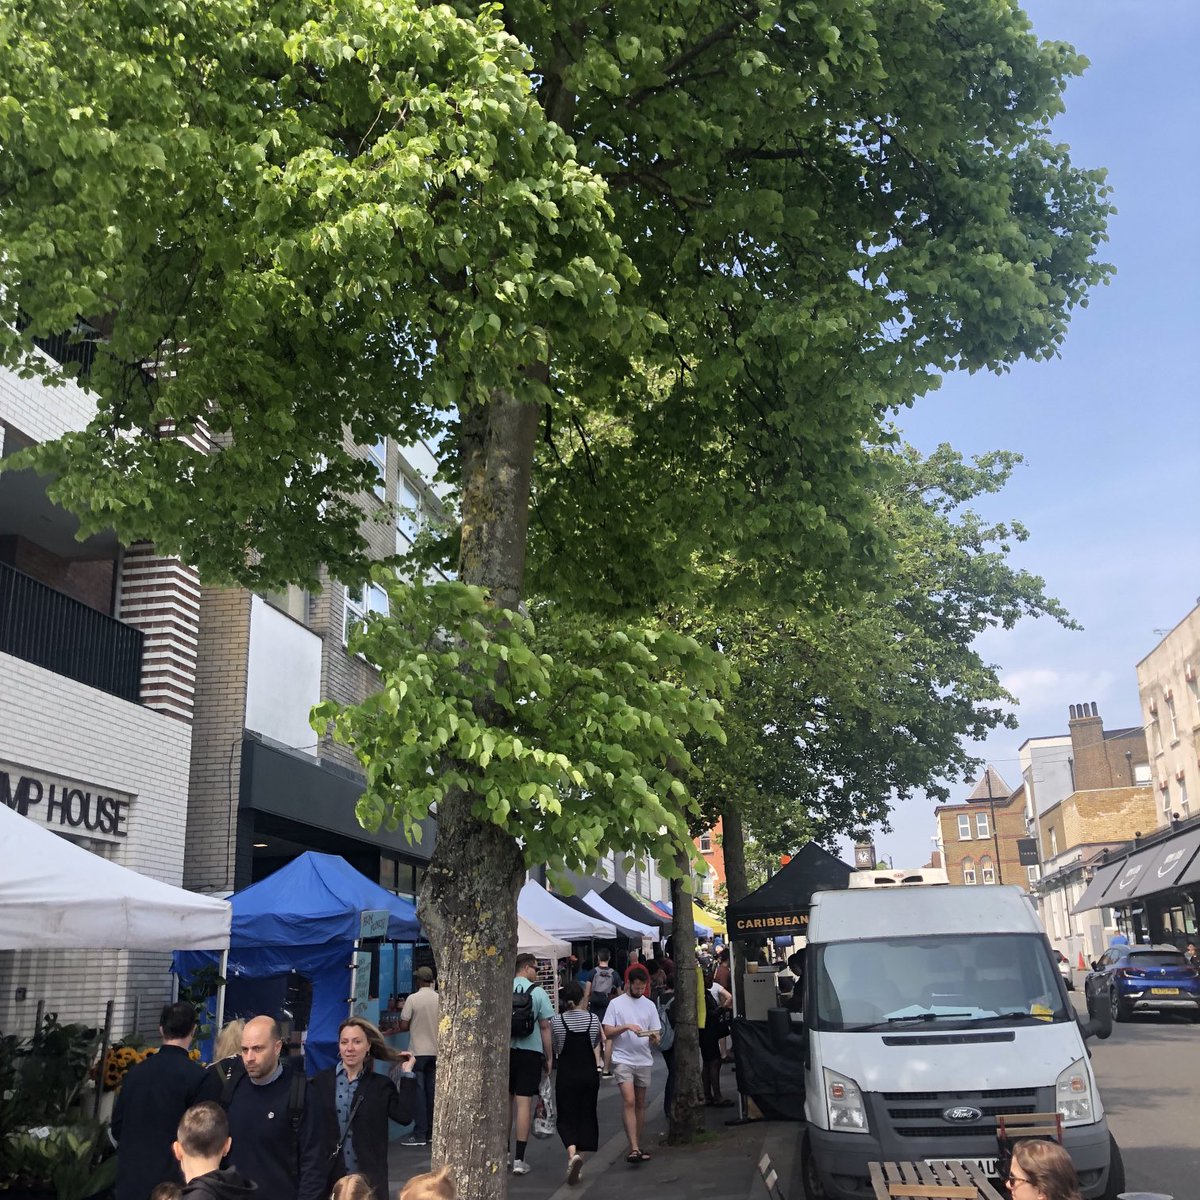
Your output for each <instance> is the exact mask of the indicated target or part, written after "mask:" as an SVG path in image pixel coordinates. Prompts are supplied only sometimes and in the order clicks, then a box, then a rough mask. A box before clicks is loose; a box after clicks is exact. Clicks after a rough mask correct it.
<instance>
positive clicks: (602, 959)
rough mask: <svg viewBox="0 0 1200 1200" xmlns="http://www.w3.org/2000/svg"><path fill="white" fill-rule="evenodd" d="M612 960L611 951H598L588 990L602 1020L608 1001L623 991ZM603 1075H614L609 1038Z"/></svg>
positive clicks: (595, 1012)
mask: <svg viewBox="0 0 1200 1200" xmlns="http://www.w3.org/2000/svg"><path fill="white" fill-rule="evenodd" d="M611 961H612V955H611V954H610V953H609V951H607V950H605V949H601V950H599V951H597V953H596V969H595V970H594V971H593V972H592V986H591V988H590V989H589V991H588V1008H589V1009H591V1011H592V1012H593V1013H594V1014H595V1015H596V1016H597V1017H599V1018H600V1019H601V1020H603V1019H604V1014H605V1012H606V1011H607V1010H608V1002H609V1001H610V1000H611V999H612V998H613V997H614V996H616V995H618V994H619V993H620V991H621V977H620V976H619V975H618V974H617V973H616V971H615V970H613V968H612V967H611V966H610V965H609V964H610V962H611ZM603 1075H604V1078H605V1079H611V1078H612V1077H613V1073H612V1043H611V1042H610V1041H609V1039H608V1038H605V1039H604V1071H603Z"/></svg>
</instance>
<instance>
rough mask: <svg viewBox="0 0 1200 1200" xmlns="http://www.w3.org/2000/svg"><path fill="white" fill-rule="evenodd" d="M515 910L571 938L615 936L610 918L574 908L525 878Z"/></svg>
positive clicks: (540, 926)
mask: <svg viewBox="0 0 1200 1200" xmlns="http://www.w3.org/2000/svg"><path fill="white" fill-rule="evenodd" d="M517 914H518V915H519V916H522V917H525V918H527V919H528V920H530V921H532V922H533V923H534V924H535V925H537V926H538V927H539V928H540V929H544V930H546V932H547V933H551V934H553V935H554V936H555V937H558V938H566V939H567V941H570V942H587V941H591V939H592V938H599V939H601V940H602V941H611V940H612V939H613V938H615V937H616V936H617V931H616V929H614V928H613V926H612V924H611V922H606V921H601V920H600V919H599V918H598V917H589V916H588V915H587V914H586V913H581V912H576V911H575V909H573V908H572V907H571V906H570V905H569V904H564V903H563V902H562V901H561V900H559V899H558V898H557V897H555V896H552V895H550V893H549V892H548V891H546V889H545V888H544V887H542V885H541V884H540V883H537V882H535V881H534V880H532V879H527V880H526V881H525V886H524V887H523V888H521V894H520V895H519V896H518V897H517Z"/></svg>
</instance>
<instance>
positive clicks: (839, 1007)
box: [808, 933, 1071, 1032]
mask: <svg viewBox="0 0 1200 1200" xmlns="http://www.w3.org/2000/svg"><path fill="white" fill-rule="evenodd" d="M808 954H809V958H810V963H811V966H810V970H811V971H812V990H811V991H810V993H809V995H810V997H811V999H812V1005H813V1008H814V1011H813V1012H810V1013H809V1014H808V1022H809V1026H810V1028H817V1029H829V1030H835V1031H838V1030H840V1031H844V1032H854V1031H861V1030H868V1029H871V1030H878V1029H881V1028H882V1029H894V1030H897V1031H899V1030H903V1029H906V1028H920V1027H922V1026H929V1025H936V1026H937V1027H938V1028H960V1027H964V1026H970V1025H976V1024H980V1025H989V1026H997V1027H1002V1026H1004V1025H1018V1024H1021V1023H1022V1022H1029V1021H1066V1020H1069V1019H1071V1014H1070V1013H1069V1012H1068V1011H1067V1006H1066V1004H1065V1003H1064V1001H1063V998H1062V990H1061V985H1060V982H1059V976H1058V970H1057V968H1056V967H1055V966H1054V964H1053V962H1052V961H1051V959H1050V955H1049V953H1048V952H1047V950H1046V943H1045V941H1044V939H1042V938H1041V937H1039V936H1038V935H1036V934H1028V933H1001V934H981V935H977V936H968V935H963V934H953V935H949V934H948V935H940V936H934V937H913V938H878V939H872V940H868V941H861V942H834V943H830V944H828V945H823V946H812V945H810V946H809V948H808Z"/></svg>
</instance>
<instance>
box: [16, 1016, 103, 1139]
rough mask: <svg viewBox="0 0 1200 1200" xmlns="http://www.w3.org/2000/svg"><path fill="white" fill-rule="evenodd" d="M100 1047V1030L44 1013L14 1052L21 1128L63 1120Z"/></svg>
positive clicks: (85, 1079) (51, 1123)
mask: <svg viewBox="0 0 1200 1200" xmlns="http://www.w3.org/2000/svg"><path fill="white" fill-rule="evenodd" d="M99 1044H100V1034H99V1031H98V1030H96V1029H93V1028H92V1027H91V1026H88V1025H81V1024H78V1023H70V1024H66V1025H63V1024H60V1023H59V1020H58V1014H57V1013H47V1014H46V1016H45V1017H44V1018H43V1021H42V1024H41V1026H40V1027H39V1028H38V1030H37V1031H36V1032H35V1033H34V1035H33V1037H32V1038H31V1039H30V1040H29V1042H28V1043H27V1045H25V1046H23V1047H19V1048H18V1050H17V1063H16V1076H17V1079H16V1087H15V1088H14V1091H15V1093H16V1095H17V1098H19V1102H20V1108H19V1111H20V1115H21V1123H22V1124H23V1125H26V1126H37V1125H43V1124H45V1125H53V1124H57V1123H61V1122H63V1121H64V1120H65V1119H66V1116H67V1110H68V1109H69V1108H70V1107H71V1104H72V1103H73V1102H74V1100H75V1098H76V1097H77V1096H78V1095H79V1092H80V1090H81V1089H82V1087H83V1085H84V1083H85V1082H86V1081H87V1078H88V1074H89V1072H90V1071H91V1068H92V1063H93V1061H94V1060H95V1058H96V1051H97V1049H98V1048H99Z"/></svg>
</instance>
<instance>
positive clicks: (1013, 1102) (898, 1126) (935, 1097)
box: [881, 1088, 1038, 1139]
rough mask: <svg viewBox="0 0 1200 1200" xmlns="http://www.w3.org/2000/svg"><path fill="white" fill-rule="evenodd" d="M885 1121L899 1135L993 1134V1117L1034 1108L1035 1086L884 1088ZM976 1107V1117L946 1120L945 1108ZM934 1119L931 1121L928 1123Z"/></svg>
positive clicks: (1036, 1096) (969, 1135) (948, 1135)
mask: <svg viewBox="0 0 1200 1200" xmlns="http://www.w3.org/2000/svg"><path fill="white" fill-rule="evenodd" d="M881 1098H882V1099H883V1101H884V1103H885V1105H886V1112H887V1118H888V1124H889V1125H890V1126H891V1127H892V1129H893V1130H894V1131H895V1133H896V1136H897V1137H902V1138H976V1139H977V1138H979V1137H980V1136H983V1137H993V1136H995V1132H996V1118H997V1117H999V1116H1011V1115H1013V1114H1015V1113H1032V1112H1037V1111H1038V1094H1037V1089H1036V1088H996V1089H993V1090H991V1091H979V1092H884V1093H882V1097H881ZM961 1107H971V1108H977V1109H979V1111H980V1112H981V1113H982V1114H983V1116H982V1117H981V1118H980V1119H979V1120H978V1121H971V1122H969V1123H966V1124H958V1123H956V1122H954V1121H947V1120H945V1119H944V1118H943V1117H942V1113H943V1112H944V1111H945V1110H946V1109H947V1108H961ZM929 1122H935V1124H929Z"/></svg>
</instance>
